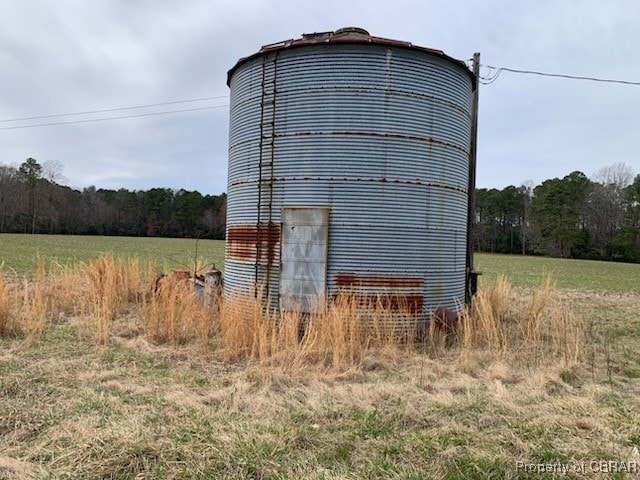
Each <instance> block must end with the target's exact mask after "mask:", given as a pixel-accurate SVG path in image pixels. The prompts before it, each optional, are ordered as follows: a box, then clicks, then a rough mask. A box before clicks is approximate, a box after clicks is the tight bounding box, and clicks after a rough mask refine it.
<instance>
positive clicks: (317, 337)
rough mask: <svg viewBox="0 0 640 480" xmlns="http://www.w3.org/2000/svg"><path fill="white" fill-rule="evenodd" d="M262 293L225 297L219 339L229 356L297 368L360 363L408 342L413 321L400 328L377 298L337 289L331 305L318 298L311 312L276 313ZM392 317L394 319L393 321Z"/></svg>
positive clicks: (338, 368)
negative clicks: (339, 292) (371, 299)
mask: <svg viewBox="0 0 640 480" xmlns="http://www.w3.org/2000/svg"><path fill="white" fill-rule="evenodd" d="M262 305H263V300H262V294H261V293H260V292H259V293H258V294H257V296H254V295H237V296H232V297H230V298H227V299H225V301H224V302H223V303H222V305H221V310H220V315H219V324H220V328H219V332H220V340H221V343H222V346H223V349H224V353H225V355H226V357H227V358H228V359H229V360H230V361H234V362H237V361H246V362H248V363H255V364H258V365H259V366H261V367H264V368H266V369H267V370H268V369H272V368H277V369H278V370H280V371H284V372H287V373H296V372H297V373H301V372H303V371H305V369H306V368H307V367H312V368H315V369H316V370H317V371H321V372H332V373H336V372H347V371H350V370H353V369H356V370H357V369H359V368H360V367H361V365H362V362H363V360H364V359H365V358H366V356H367V355H368V354H370V353H371V352H372V351H374V350H375V351H377V352H386V353H387V354H388V353H390V352H394V353H397V352H399V351H406V350H407V349H409V348H411V346H412V345H413V342H414V339H415V332H416V330H415V328H414V327H415V323H411V322H409V321H407V327H406V328H400V327H399V326H398V325H397V321H398V319H399V318H400V317H402V318H405V319H406V318H408V317H409V314H407V313H404V314H401V313H400V314H399V313H398V312H391V311H389V310H388V309H385V308H384V306H383V305H382V303H381V302H375V301H374V302H372V303H371V304H369V305H363V304H362V302H361V301H359V300H358V299H355V298H354V297H352V296H348V295H339V296H337V297H336V298H335V299H334V300H333V301H332V303H331V305H330V306H328V305H326V304H323V303H322V302H318V307H317V308H316V309H315V311H314V312H312V313H309V314H303V313H301V312H300V311H291V312H283V313H280V314H276V313H274V312H270V311H268V309H265V308H263V306H262ZM392 320H394V321H392Z"/></svg>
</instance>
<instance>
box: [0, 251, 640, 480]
mask: <svg viewBox="0 0 640 480" xmlns="http://www.w3.org/2000/svg"><path fill="white" fill-rule="evenodd" d="M50 270H51V271H53V273H51V274H50V275H47V276H45V275H44V273H43V272H44V270H41V271H40V272H39V273H38V274H37V275H35V276H34V277H33V278H31V279H29V280H23V279H15V278H5V277H0V320H1V319H3V318H4V325H11V327H10V329H13V330H10V329H7V330H6V333H4V334H3V335H5V336H10V335H18V337H19V338H20V337H24V338H34V339H38V341H37V342H21V341H19V340H18V341H15V340H14V339H11V338H9V339H0V342H2V346H3V347H4V348H3V350H1V351H0V411H3V412H5V413H4V414H3V415H2V416H0V450H1V451H2V452H3V454H2V455H0V478H2V477H3V476H6V477H8V478H19V477H20V476H21V475H22V476H23V477H24V478H187V477H190V478H380V479H381V478H390V477H391V478H465V477H466V478H484V477H488V476H490V475H493V476H494V477H495V478H498V477H499V478H522V475H521V473H522V472H520V473H518V472H516V471H515V468H514V464H515V462H516V461H525V462H532V463H536V464H537V463H555V462H566V463H571V462H580V461H586V462H589V461H590V460H598V459H604V460H624V459H626V458H627V456H628V455H629V452H630V451H631V450H632V447H634V446H636V445H640V431H638V429H637V425H638V423H639V422H640V413H638V412H640V403H639V401H638V398H640V395H638V390H639V388H640V384H638V378H640V367H638V365H639V364H640V361H638V360H637V355H636V354H635V352H636V351H637V348H638V340H637V338H640V327H638V325H640V317H638V313H637V312H638V311H640V310H639V309H640V304H639V300H638V297H637V295H626V296H620V295H618V296H616V295H605V294H603V295H602V297H601V298H597V297H596V296H593V295H586V294H580V293H579V292H577V293H576V292H567V291H558V290H556V289H555V288H554V287H553V284H552V283H551V282H550V281H548V280H545V282H544V284H543V285H542V286H541V287H540V288H537V289H526V290H525V289H518V288H515V287H511V286H510V285H509V283H508V282H507V281H506V280H505V279H504V278H501V279H499V280H498V281H497V282H496V283H495V284H494V285H491V286H487V287H484V288H482V289H481V290H480V293H479V295H478V297H476V299H475V302H474V305H473V307H472V308H471V309H470V310H469V311H467V312H465V314H464V315H463V317H462V320H461V321H460V324H459V326H458V331H457V341H456V342H454V345H453V346H452V347H447V345H446V342H445V341H444V339H443V338H441V335H440V333H439V332H438V331H437V330H435V329H432V330H431V331H430V332H429V334H428V335H427V338H426V341H425V342H423V343H416V342H414V339H415V333H416V332H415V330H414V329H413V328H412V327H411V324H410V322H408V324H407V328H405V329H398V328H397V327H393V328H392V325H393V322H391V319H392V318H397V312H393V313H392V312H389V311H388V310H386V309H385V308H383V307H384V305H383V302H380V301H377V302H373V304H372V305H369V306H368V307H369V308H363V305H362V304H361V303H358V302H354V301H353V299H352V298H349V297H348V296H344V297H338V298H336V299H335V301H334V303H333V305H332V307H331V308H326V306H325V307H323V308H319V309H318V310H317V311H316V312H315V313H314V314H312V315H309V316H303V315H301V314H300V313H299V312H290V313H285V314H282V315H279V316H275V315H274V314H272V313H269V312H266V311H265V310H264V309H263V307H262V298H261V297H260V295H258V299H257V300H256V299H255V298H254V297H253V296H251V295H249V296H236V297H231V298H227V299H226V300H225V301H224V302H214V303H213V304H212V305H210V306H206V305H205V304H204V302H202V300H201V299H199V298H198V297H197V296H196V295H194V293H193V290H192V288H191V285H190V284H188V283H184V282H179V281H176V282H172V281H171V280H168V281H167V282H164V284H163V286H162V288H161V289H160V290H159V291H158V292H157V293H155V294H152V293H151V292H150V289H149V286H150V285H151V284H152V281H151V280H152V278H153V275H152V274H151V272H150V271H148V269H147V268H146V267H141V266H140V265H137V266H136V264H135V262H134V263H127V262H118V261H116V260H114V259H113V258H112V257H103V258H102V259H100V260H99V261H97V262H94V263H91V264H88V265H80V266H77V267H67V266H64V267H63V266H56V267H55V268H51V269H50ZM105 297H106V298H105ZM2 312H5V314H4V316H3V313H2ZM27 315H32V316H33V317H34V319H33V320H31V326H29V325H28V323H29V322H28V321H27V318H26V317H27ZM100 315H104V317H103V318H99V317H100ZM585 323H586V324H587V326H586V327H585ZM594 324H596V326H597V328H595V327H594ZM606 325H608V326H614V327H615V328H616V329H618V330H619V331H620V332H621V333H620V335H623V334H624V335H625V337H624V339H625V340H624V341H625V342H627V343H624V349H625V350H620V348H619V343H614V341H613V340H611V339H610V340H605V337H604V336H603V334H602V331H603V330H604V328H605V326H606ZM87 327H89V328H90V330H89V332H90V335H88V334H87V330H86V329H87ZM302 327H304V328H302ZM630 328H637V330H638V331H637V334H638V335H637V337H634V335H633V334H630V333H629V332H630ZM618 330H616V331H618ZM10 331H13V332H14V333H9V332H10ZM587 336H588V337H589V341H588V342H587V341H586V338H585V337H587ZM96 340H97V341H96ZM607 342H608V343H607ZM96 343H98V344H104V345H105V348H96ZM627 351H628V353H629V355H628V356H627V357H625V355H626V354H625V352H627ZM529 478H533V477H532V476H530V477H529ZM577 478H581V477H579V476H577ZM585 478H588V475H585Z"/></svg>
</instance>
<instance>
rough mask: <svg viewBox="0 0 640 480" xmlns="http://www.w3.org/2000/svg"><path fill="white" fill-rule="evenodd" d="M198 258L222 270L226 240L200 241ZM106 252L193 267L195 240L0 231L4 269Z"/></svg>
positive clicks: (0, 260) (31, 268) (74, 260)
mask: <svg viewBox="0 0 640 480" xmlns="http://www.w3.org/2000/svg"><path fill="white" fill-rule="evenodd" d="M197 249H198V252H197V253H198V257H200V258H203V259H206V260H207V262H208V263H209V264H210V265H213V264H215V266H216V268H218V269H220V270H222V269H223V267H224V241H221V240H198V242H197ZM106 252H112V253H113V254H114V256H116V257H117V258H123V259H127V258H137V259H139V260H141V261H143V262H144V261H152V262H153V263H154V264H155V265H156V266H157V267H158V268H163V267H164V266H165V265H166V266H167V268H169V269H175V268H192V267H193V263H194V258H195V255H196V240H194V239H184V238H144V237H100V236H83V235H21V234H0V264H4V267H3V269H4V271H15V272H17V273H20V274H24V273H30V272H35V270H36V266H37V259H38V256H40V257H41V258H42V259H43V260H44V261H45V263H46V264H47V265H48V264H49V263H50V262H51V261H56V262H58V263H60V264H63V265H66V264H68V263H77V262H88V261H92V260H95V259H96V258H98V257H99V256H101V255H102V254H104V253H106Z"/></svg>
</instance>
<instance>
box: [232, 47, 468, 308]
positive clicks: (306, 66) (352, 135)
mask: <svg viewBox="0 0 640 480" xmlns="http://www.w3.org/2000/svg"><path fill="white" fill-rule="evenodd" d="M230 88H231V123H230V147H229V184H228V191H227V192H228V205H227V252H226V263H225V291H226V292H227V293H231V292H232V291H238V290H249V289H250V288H251V287H252V286H253V284H254V281H255V280H256V276H257V280H258V282H259V283H260V284H263V285H266V284H268V287H269V291H270V293H271V298H270V300H271V304H272V306H273V307H276V306H277V305H278V304H279V298H278V296H279V278H280V276H279V272H280V238H281V231H280V229H281V211H282V209H283V208H292V207H294V208H295V207H328V208H329V209H330V213H329V232H328V256H327V257H328V262H327V269H326V275H327V278H326V281H327V294H328V295H329V296H331V295H335V294H336V293H337V292H338V291H339V289H341V288H352V289H354V290H355V291H356V293H357V294H358V295H362V296H365V297H368V296H373V295H377V294H382V295H383V296H388V297H389V298H391V297H392V296H393V297H396V298H398V297H400V298H403V299H404V300H405V301H407V302H408V303H409V304H410V307H411V308H412V309H413V310H414V311H416V312H424V313H425V314H426V313H428V312H429V311H430V310H432V309H434V308H435V307H436V306H439V305H442V306H445V307H448V308H453V309H455V308H457V306H458V305H459V304H460V303H461V302H463V301H464V289H465V255H466V242H467V239H466V222H467V185H468V162H469V141H470V129H471V125H470V109H471V94H472V88H473V86H472V80H471V77H470V76H469V74H468V72H466V71H465V70H464V67H462V66H460V65H457V64H454V63H453V62H451V61H450V60H447V59H446V58H442V57H439V56H437V55H431V54H428V53H425V52H421V51H416V50H411V49H405V48H394V47H388V46H383V45H373V44H372V45H368V44H354V45H350V44H349V45H340V44H331V45H324V46H323V45H311V46H304V47H299V48H292V49H290V50H282V51H278V52H275V53H270V54H268V55H263V56H259V57H257V58H253V59H250V60H248V61H247V62H245V63H244V64H241V65H240V66H238V67H237V69H236V70H235V71H234V72H233V75H232V76H231V79H230ZM258 204H260V209H258ZM391 303H393V302H391Z"/></svg>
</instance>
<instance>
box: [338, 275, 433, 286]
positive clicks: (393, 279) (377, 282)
mask: <svg viewBox="0 0 640 480" xmlns="http://www.w3.org/2000/svg"><path fill="white" fill-rule="evenodd" d="M423 285H424V280H423V279H422V278H421V277H399V276H389V275H364V274H360V275H357V274H355V273H339V274H337V275H336V286H338V288H349V287H384V288H418V289H422V287H423Z"/></svg>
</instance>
